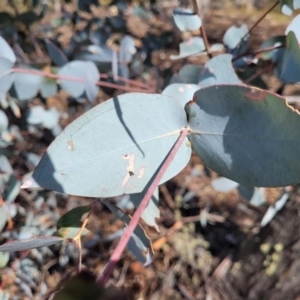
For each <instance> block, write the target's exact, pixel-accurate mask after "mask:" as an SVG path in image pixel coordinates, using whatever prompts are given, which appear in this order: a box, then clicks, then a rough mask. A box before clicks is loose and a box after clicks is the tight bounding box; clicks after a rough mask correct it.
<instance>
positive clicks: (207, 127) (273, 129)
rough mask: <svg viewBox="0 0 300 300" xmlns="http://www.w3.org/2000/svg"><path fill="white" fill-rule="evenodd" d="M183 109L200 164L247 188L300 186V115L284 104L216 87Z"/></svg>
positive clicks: (252, 91) (244, 89)
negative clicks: (186, 115) (201, 161)
mask: <svg viewBox="0 0 300 300" xmlns="http://www.w3.org/2000/svg"><path fill="white" fill-rule="evenodd" d="M194 100H195V101H193V102H190V103H189V104H188V105H187V106H186V112H187V114H188V119H189V121H188V126H189V128H190V130H191V135H190V136H189V139H190V141H191V143H192V146H193V148H194V149H195V151H196V152H197V154H198V155H199V156H200V157H201V159H202V160H203V162H204V163H205V164H206V165H207V166H208V167H210V168H211V169H213V170H214V171H216V172H217V173H219V174H221V175H222V176H224V177H227V178H229V179H231V180H233V181H236V182H239V183H241V184H244V185H247V186H256V187H260V186H269V187H276V186H287V185H293V184H297V183H299V182H300V160H299V152H300V130H299V128H300V116H299V113H298V112H297V111H295V110H294V109H293V108H291V107H289V106H288V105H287V104H286V101H284V100H285V99H284V98H282V97H280V96H278V95H276V94H273V93H271V92H267V91H264V90H260V89H258V88H254V87H248V86H239V85H219V86H211V87H208V88H203V89H200V90H198V91H197V92H196V93H195V96H194Z"/></svg>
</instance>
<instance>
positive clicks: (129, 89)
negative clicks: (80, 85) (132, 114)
mask: <svg viewBox="0 0 300 300" xmlns="http://www.w3.org/2000/svg"><path fill="white" fill-rule="evenodd" d="M13 72H16V73H25V74H32V75H39V76H44V77H48V78H53V79H58V80H59V79H64V80H69V81H75V82H84V81H85V80H84V78H80V77H73V76H62V75H58V74H53V73H49V72H44V71H38V70H31V69H21V68H13V69H11V70H9V71H8V72H6V73H4V74H2V75H1V76H0V78H1V77H4V76H6V75H8V74H10V73H13ZM100 77H102V78H108V76H107V75H101V76H100ZM118 80H121V81H123V82H127V83H130V84H132V85H136V86H138V87H141V88H142V89H138V88H133V87H128V86H123V85H119V84H115V83H110V82H104V81H97V82H95V84H96V85H99V86H105V87H109V88H113V89H118V90H123V91H126V92H148V93H153V92H154V91H155V89H154V88H153V87H152V86H150V85H147V84H144V83H142V82H138V81H135V80H131V79H127V78H123V77H119V76H118Z"/></svg>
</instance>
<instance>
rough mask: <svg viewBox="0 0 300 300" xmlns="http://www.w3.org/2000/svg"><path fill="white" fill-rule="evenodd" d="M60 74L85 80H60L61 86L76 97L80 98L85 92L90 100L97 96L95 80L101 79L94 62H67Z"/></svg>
mask: <svg viewBox="0 0 300 300" xmlns="http://www.w3.org/2000/svg"><path fill="white" fill-rule="evenodd" d="M58 74H59V75H60V76H62V77H63V76H66V77H77V78H79V79H82V80H83V81H82V82H76V81H70V80H66V79H61V80H60V85H61V87H62V88H63V89H64V90H66V91H67V92H68V93H69V94H70V95H71V96H73V97H74V98H79V97H80V96H82V95H83V93H84V92H86V93H87V96H88V98H89V100H91V99H92V98H93V97H95V94H96V92H95V82H96V81H97V80H98V79H99V73H98V69H97V67H96V66H95V65H94V63H92V62H85V61H79V60H74V61H72V62H70V63H67V64H65V65H64V66H63V67H62V68H61V69H60V71H59V72H58Z"/></svg>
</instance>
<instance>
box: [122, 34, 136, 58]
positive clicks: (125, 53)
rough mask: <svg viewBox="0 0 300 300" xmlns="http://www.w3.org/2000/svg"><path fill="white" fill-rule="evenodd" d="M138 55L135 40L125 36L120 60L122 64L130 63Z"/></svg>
mask: <svg viewBox="0 0 300 300" xmlns="http://www.w3.org/2000/svg"><path fill="white" fill-rule="evenodd" d="M135 53H136V48H135V46H134V39H133V37H132V36H130V35H125V36H124V37H123V38H122V39H121V42H120V53H119V60H120V62H121V63H128V62H130V61H131V59H132V55H134V54H135Z"/></svg>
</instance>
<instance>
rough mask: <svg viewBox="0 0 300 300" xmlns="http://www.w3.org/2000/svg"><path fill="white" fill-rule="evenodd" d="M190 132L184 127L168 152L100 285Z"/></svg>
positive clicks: (114, 263) (111, 259)
mask: <svg viewBox="0 0 300 300" xmlns="http://www.w3.org/2000/svg"><path fill="white" fill-rule="evenodd" d="M187 134H188V129H187V128H184V129H183V130H182V131H181V134H180V136H179V138H178V140H177V141H176V143H175V145H174V146H173V148H172V150H171V151H170V153H169V154H168V156H167V158H166V160H165V162H164V164H163V165H162V167H161V168H160V170H159V172H158V174H157V175H156V177H155V178H154V180H153V182H152V184H151V185H150V187H149V189H148V191H147V193H146V194H145V196H144V198H143V200H142V201H141V203H140V205H139V207H138V208H137V210H136V212H135V213H134V215H133V216H132V219H131V221H130V223H129V225H128V227H127V229H126V231H125V233H124V235H123V236H122V237H121V239H120V241H119V243H118V245H117V247H116V248H115V250H114V252H113V254H112V255H111V257H110V259H109V262H108V264H107V265H106V267H105V269H104V271H103V273H102V274H101V275H100V276H99V278H98V280H97V282H98V283H99V284H100V285H104V284H105V283H106V281H107V279H108V278H109V276H110V274H111V272H112V270H113V269H114V267H115V265H116V263H117V262H118V261H119V260H120V258H121V255H122V253H123V251H124V249H125V247H126V245H127V244H128V241H129V239H130V237H131V236H132V234H133V232H134V230H135V228H136V226H137V225H138V223H139V220H140V218H141V215H142V213H143V211H144V209H145V208H146V207H147V205H148V203H149V201H150V199H151V197H152V195H153V193H154V191H155V189H156V188H157V187H158V185H159V183H160V182H161V179H162V177H163V176H164V174H165V172H166V171H167V169H168V167H169V165H170V164H171V162H172V161H173V159H174V157H175V155H176V153H177V152H178V150H179V148H180V146H181V144H182V143H183V141H184V139H185V137H186V135H187Z"/></svg>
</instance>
